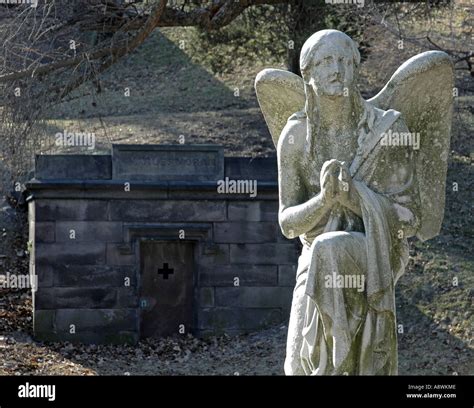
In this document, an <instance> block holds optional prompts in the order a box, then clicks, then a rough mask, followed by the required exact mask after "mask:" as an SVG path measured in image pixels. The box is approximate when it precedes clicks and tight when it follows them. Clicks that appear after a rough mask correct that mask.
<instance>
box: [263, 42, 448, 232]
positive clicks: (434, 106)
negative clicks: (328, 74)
mask: <svg viewBox="0 0 474 408" xmlns="http://www.w3.org/2000/svg"><path fill="white" fill-rule="evenodd" d="M453 87H454V71H453V64H452V62H451V60H450V58H449V56H448V55H447V54H446V53H444V52H441V51H428V52H424V53H422V54H418V55H416V56H414V57H412V58H410V59H409V60H408V61H406V62H405V63H404V64H402V65H401V66H400V67H399V68H398V69H397V71H396V72H395V73H394V74H393V75H392V77H391V78H390V80H389V81H388V83H387V84H386V85H385V87H384V88H383V89H382V90H381V91H380V92H379V93H378V94H377V95H376V96H374V97H373V98H371V99H369V100H368V102H369V103H371V104H372V105H374V106H375V107H377V108H380V109H383V110H388V109H395V110H397V111H399V112H401V113H402V116H403V117H404V119H405V122H406V123H407V126H408V129H409V130H410V132H411V133H419V134H420V150H419V151H417V154H416V173H417V176H416V182H417V184H418V188H419V192H420V200H421V226H420V228H419V230H418V232H417V237H418V238H419V239H421V240H423V241H424V240H427V239H430V238H433V237H434V236H436V235H437V234H438V233H439V230H440V228H441V223H442V221H443V216H444V201H445V187H446V172H447V159H448V153H449V144H450V139H451V119H452V107H453ZM255 90H256V93H257V98H258V102H259V104H260V108H261V110H262V112H263V116H264V118H265V121H266V122H267V125H268V129H269V130H270V133H271V135H272V139H273V142H274V144H275V146H276V145H277V144H278V139H279V137H280V134H281V131H282V130H283V127H284V126H285V124H286V122H287V120H288V118H289V117H290V116H291V115H292V114H293V113H295V112H298V111H301V110H302V109H303V108H304V105H305V94H304V85H303V80H302V78H301V77H299V76H297V75H295V74H293V73H291V72H288V71H284V70H280V69H265V70H263V71H261V72H260V73H259V74H258V75H257V78H256V79H255ZM282 95H284V96H283V97H282Z"/></svg>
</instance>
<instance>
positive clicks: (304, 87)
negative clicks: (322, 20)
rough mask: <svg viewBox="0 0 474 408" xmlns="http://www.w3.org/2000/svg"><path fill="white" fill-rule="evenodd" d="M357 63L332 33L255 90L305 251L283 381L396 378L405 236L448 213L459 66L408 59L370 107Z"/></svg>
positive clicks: (439, 55)
mask: <svg viewBox="0 0 474 408" xmlns="http://www.w3.org/2000/svg"><path fill="white" fill-rule="evenodd" d="M359 63H360V54H359V51H358V49H357V46H356V44H355V43H354V41H353V40H352V39H351V38H350V37H348V36H347V35H346V34H344V33H342V32H340V31H337V30H322V31H318V32H317V33H315V34H313V35H312V36H311V37H310V38H309V39H308V40H307V41H306V42H305V44H304V45H303V48H302V50H301V57H300V68H301V73H302V78H301V77H299V76H297V75H295V74H293V73H290V72H287V71H283V70H278V69H265V70H263V71H261V72H260V73H259V74H258V76H257V78H256V81H255V88H256V92H257V97H258V100H259V104H260V107H261V110H262V112H263V115H264V117H265V120H266V122H267V125H268V128H269V130H270V133H271V135H272V138H273V141H274V143H275V146H276V148H277V155H278V171H279V200H280V208H279V224H280V227H281V230H282V232H283V234H284V235H285V236H286V237H287V238H296V237H299V238H300V240H301V242H302V243H303V249H302V252H301V256H300V257H299V260H298V269H297V277H296V287H295V289H294V293H293V301H292V307H291V316H290V322H289V327H288V340H287V355H286V360H285V373H286V374H287V375H305V374H306V375H344V374H346V375H347V374H348V375H395V374H397V369H398V363H397V328H396V316H395V294H394V287H395V284H396V282H397V280H398V279H399V278H400V276H401V275H402V274H403V272H404V269H405V266H406V264H407V262H408V244H407V238H409V237H412V236H416V237H418V238H419V239H421V240H427V239H430V238H432V237H434V236H436V235H437V234H438V233H439V230H440V226H441V223H442V219H443V215H444V197H445V184H446V171H447V159H448V152H449V142H450V133H451V117H452V103H453V86H454V85H453V66H452V63H451V61H450V59H449V57H448V56H447V55H446V54H445V53H443V52H440V51H428V52H424V53H422V54H419V55H416V56H415V57H412V58H410V59H409V60H408V61H406V62H405V63H404V64H403V65H402V66H400V67H399V68H398V70H397V71H396V72H395V73H394V74H393V76H392V77H391V79H390V80H389V81H388V83H387V84H386V85H385V87H384V88H383V89H382V90H381V91H380V92H379V93H378V94H377V95H376V96H375V97H373V98H371V99H369V100H364V99H363V98H362V96H361V94H360V92H359V90H358V88H357V84H356V81H357V76H358V66H359Z"/></svg>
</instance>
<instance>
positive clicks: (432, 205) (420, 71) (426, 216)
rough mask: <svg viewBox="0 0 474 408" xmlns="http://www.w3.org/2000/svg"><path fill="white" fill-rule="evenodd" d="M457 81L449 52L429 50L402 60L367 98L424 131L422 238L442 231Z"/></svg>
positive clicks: (419, 175) (419, 179)
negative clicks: (454, 92) (402, 62)
mask: <svg viewBox="0 0 474 408" xmlns="http://www.w3.org/2000/svg"><path fill="white" fill-rule="evenodd" d="M453 87H454V70H453V64H452V62H451V60H450V58H449V56H448V55H447V54H446V53H444V52H441V51H427V52H424V53H421V54H418V55H416V56H414V57H412V58H410V59H409V60H407V61H406V62H405V63H404V64H402V65H401V66H400V67H399V68H398V69H397V71H396V72H395V73H394V74H393V75H392V77H391V78H390V80H389V81H388V83H387V84H386V85H385V87H384V88H383V89H382V90H381V91H380V92H379V93H378V94H377V95H376V96H374V97H373V98H371V99H369V100H368V102H369V103H371V104H373V105H374V106H376V107H377V108H380V109H383V110H387V109H395V110H397V111H399V112H401V113H402V117H403V118H404V119H405V122H406V124H407V126H408V129H409V130H410V132H411V133H419V134H420V149H419V150H418V151H417V152H416V183H417V184H418V189H419V193H420V200H421V226H420V228H419V230H418V232H417V234H416V235H417V237H418V238H419V239H421V240H422V241H425V240H427V239H430V238H433V237H434V236H436V235H438V233H439V231H440V229H441V223H442V221H443V216H444V203H445V188H446V172H447V165H448V154H449V144H450V139H451V119H452V108H453Z"/></svg>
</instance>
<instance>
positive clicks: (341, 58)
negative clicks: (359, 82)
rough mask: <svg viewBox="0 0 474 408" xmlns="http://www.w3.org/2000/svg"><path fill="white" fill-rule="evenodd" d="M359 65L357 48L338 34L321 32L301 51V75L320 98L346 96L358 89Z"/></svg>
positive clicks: (346, 37) (338, 32) (341, 34)
mask: <svg viewBox="0 0 474 408" xmlns="http://www.w3.org/2000/svg"><path fill="white" fill-rule="evenodd" d="M359 63H360V54H359V50H358V49H357V45H356V44H355V42H354V41H352V39H351V38H350V37H349V36H347V35H346V34H344V33H342V32H341V31H337V30H321V31H318V32H317V33H315V34H313V35H312V36H311V37H309V38H308V39H307V40H306V42H305V43H304V45H303V48H302V49H301V56H300V70H301V74H302V76H303V80H304V82H305V85H306V86H309V87H311V88H312V89H313V91H314V92H315V93H316V95H321V96H322V95H324V96H329V97H332V96H343V95H344V94H345V92H344V91H345V89H351V88H352V87H353V86H354V85H355V78H356V77H357V69H358V66H359Z"/></svg>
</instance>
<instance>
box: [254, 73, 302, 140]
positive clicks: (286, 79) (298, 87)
mask: <svg viewBox="0 0 474 408" xmlns="http://www.w3.org/2000/svg"><path fill="white" fill-rule="evenodd" d="M255 91H256V93H257V99H258V103H259V105H260V109H261V110H262V113H263V117H264V118H265V121H266V122H267V126H268V129H269V130H270V134H271V135H272V139H273V143H274V144H275V146H276V145H277V144H278V139H279V138H280V134H281V131H282V130H283V128H284V127H285V125H286V122H287V120H288V118H289V117H290V116H291V115H292V114H293V113H295V112H298V111H300V110H303V108H304V105H305V100H306V97H305V93H304V84H303V79H302V78H301V77H299V76H298V75H296V74H293V73H292V72H289V71H284V70H282V69H264V70H263V71H260V72H259V73H258V75H257V77H256V78H255Z"/></svg>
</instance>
